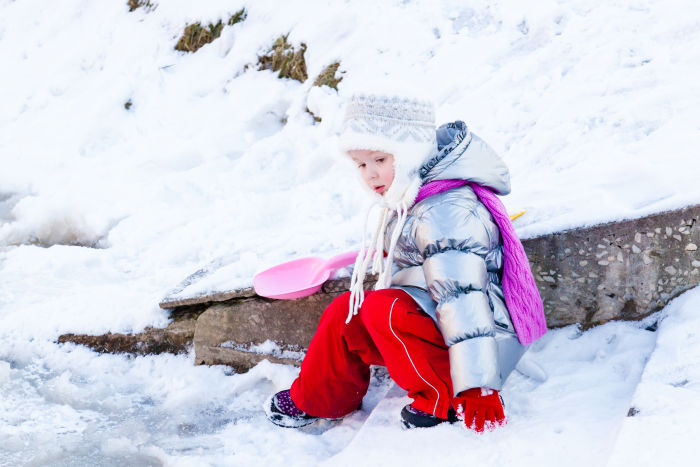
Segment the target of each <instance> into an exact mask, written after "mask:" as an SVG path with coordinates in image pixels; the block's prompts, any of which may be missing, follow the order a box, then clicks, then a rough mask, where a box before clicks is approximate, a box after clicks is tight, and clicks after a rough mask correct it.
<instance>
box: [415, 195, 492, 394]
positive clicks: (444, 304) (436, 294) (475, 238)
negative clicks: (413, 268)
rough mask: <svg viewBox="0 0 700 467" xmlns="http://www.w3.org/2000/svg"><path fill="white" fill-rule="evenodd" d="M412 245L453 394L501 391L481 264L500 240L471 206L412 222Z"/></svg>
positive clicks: (486, 217)
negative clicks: (433, 306)
mask: <svg viewBox="0 0 700 467" xmlns="http://www.w3.org/2000/svg"><path fill="white" fill-rule="evenodd" d="M415 239H416V248H417V249H418V251H419V252H420V253H421V254H422V256H423V273H424V275H425V282H426V285H427V287H428V292H429V293H430V295H431V297H432V299H433V300H434V301H435V302H436V303H437V309H436V315H437V321H438V327H439V329H440V332H441V333H442V336H443V338H444V339H445V343H446V344H447V345H448V348H449V357H450V371H451V377H452V385H453V390H454V394H458V393H460V392H461V391H464V390H466V389H470V388H473V387H489V388H493V389H501V386H502V381H501V378H500V373H499V370H498V347H497V344H496V339H495V328H494V319H493V312H492V310H491V307H490V304H489V298H488V295H487V286H488V282H489V271H488V270H487V261H486V258H487V255H489V252H491V251H493V250H495V249H497V248H499V244H500V235H499V231H498V227H497V226H496V224H495V223H494V222H493V220H492V218H491V215H490V213H489V212H488V210H487V209H486V208H485V207H484V206H483V205H482V204H481V203H480V202H478V201H476V200H474V201H471V202H459V203H457V202H448V203H440V204H436V205H434V206H433V207H431V208H430V209H429V210H427V211H425V212H424V213H423V214H422V215H421V216H420V217H419V218H418V219H417V223H416V232H415Z"/></svg>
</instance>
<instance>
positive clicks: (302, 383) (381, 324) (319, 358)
mask: <svg viewBox="0 0 700 467" xmlns="http://www.w3.org/2000/svg"><path fill="white" fill-rule="evenodd" d="M349 301H350V292H346V293H344V294H342V295H340V296H339V297H337V298H336V299H335V300H333V302H331V304H330V305H328V307H327V308H326V309H325V311H324V312H323V314H322V315H321V321H320V322H319V325H318V329H317V330H316V334H314V337H313V339H312V341H311V344H310V345H309V350H308V351H307V353H306V357H305V358H304V361H303V362H302V364H301V371H300V373H299V377H298V378H297V379H296V380H295V381H294V383H293V384H292V387H291V396H292V400H293V401H294V403H295V404H296V406H297V407H299V408H300V409H301V410H303V411H304V412H306V413H307V414H309V415H313V416H316V417H323V418H339V417H342V416H344V415H347V414H349V413H350V412H352V411H354V410H356V409H357V407H358V406H359V405H360V402H361V401H362V398H363V397H364V395H365V393H366V392H367V388H368V386H369V380H370V371H369V370H370V367H369V366H370V365H382V366H386V368H387V370H388V372H389V375H390V376H391V378H392V379H393V380H394V381H395V382H396V384H397V385H398V386H400V387H402V388H403V389H405V390H406V391H408V395H409V397H411V398H412V399H413V400H414V402H413V403H412V404H411V405H412V406H413V407H414V408H416V409H419V410H422V411H424V412H427V413H430V414H433V415H435V416H437V417H440V418H447V410H448V409H449V407H450V400H451V398H452V380H451V378H450V363H449V357H448V353H447V346H446V345H445V342H444V339H443V338H442V334H440V331H439V330H438V329H437V327H436V326H435V323H434V322H433V320H432V319H431V318H430V317H429V316H428V315H427V314H426V313H425V312H423V310H421V308H420V307H419V306H418V304H417V303H416V302H415V301H414V300H413V298H411V296H410V295H408V294H407V293H406V292H404V291H403V290H401V289H382V290H377V291H368V292H365V299H364V302H363V303H362V307H361V308H360V312H359V315H357V316H354V317H353V318H352V320H351V321H350V323H349V324H345V320H346V319H347V316H348V308H349Z"/></svg>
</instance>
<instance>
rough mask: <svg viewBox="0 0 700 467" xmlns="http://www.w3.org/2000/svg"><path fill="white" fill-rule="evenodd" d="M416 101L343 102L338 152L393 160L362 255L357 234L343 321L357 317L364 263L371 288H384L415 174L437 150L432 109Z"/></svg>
mask: <svg viewBox="0 0 700 467" xmlns="http://www.w3.org/2000/svg"><path fill="white" fill-rule="evenodd" d="M416 96H417V94H416V93H412V92H405V90H402V92H401V93H398V92H395V91H388V92H382V93H379V92H367V93H355V94H353V95H351V97H350V98H349V99H348V101H347V105H346V110H345V118H344V120H343V128H342V131H341V134H340V140H339V146H340V150H341V151H342V152H343V153H344V154H346V155H348V151H350V150H353V149H367V150H372V151H382V152H385V153H388V154H392V155H393V156H394V180H393V181H392V183H391V186H390V187H389V189H388V190H387V191H386V193H384V195H378V194H377V195H376V196H379V197H380V199H379V200H378V202H379V204H381V205H382V207H383V208H384V209H383V212H382V213H381V215H380V217H379V219H380V220H379V225H378V226H377V228H376V230H375V232H374V235H373V237H372V239H371V240H370V245H369V247H368V248H367V249H366V250H365V236H364V234H365V232H364V230H366V226H365V228H364V230H363V239H362V249H361V251H360V254H359V255H358V257H357V260H356V262H355V268H354V270H353V275H352V279H351V282H350V284H351V285H350V291H351V297H350V310H349V314H348V319H347V322H350V319H351V318H352V316H353V315H354V314H357V312H358V311H359V308H360V306H361V305H362V301H363V300H364V290H363V282H364V277H365V275H366V272H367V269H368V267H369V264H370V262H371V263H372V264H373V266H372V270H373V271H374V272H377V273H379V280H378V281H377V285H376V289H380V288H387V287H389V286H390V281H391V266H392V257H393V254H394V248H395V246H396V242H397V241H398V237H399V236H400V234H401V231H402V229H403V225H404V222H405V220H406V215H407V212H408V209H410V208H411V206H412V205H413V203H414V202H415V199H416V196H417V195H418V190H419V189H420V186H421V179H420V175H419V169H420V167H421V166H422V165H423V164H424V163H425V162H426V161H427V160H428V159H429V158H430V156H432V155H433V154H434V153H435V152H436V150H437V142H436V139H435V105H434V104H433V102H432V101H431V100H429V99H426V98H424V97H416ZM348 156H349V155H348ZM393 211H396V213H397V216H398V222H397V223H396V226H395V228H394V232H392V235H391V242H390V247H389V251H388V256H387V258H386V260H384V256H383V248H382V246H381V244H382V243H383V240H384V234H385V231H386V226H387V224H388V222H389V220H390V218H391V213H392V212H393ZM384 263H386V264H384Z"/></svg>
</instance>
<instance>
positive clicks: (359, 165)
mask: <svg viewBox="0 0 700 467" xmlns="http://www.w3.org/2000/svg"><path fill="white" fill-rule="evenodd" d="M364 166H365V164H358V165H357V168H358V169H361V168H362V167H364Z"/></svg>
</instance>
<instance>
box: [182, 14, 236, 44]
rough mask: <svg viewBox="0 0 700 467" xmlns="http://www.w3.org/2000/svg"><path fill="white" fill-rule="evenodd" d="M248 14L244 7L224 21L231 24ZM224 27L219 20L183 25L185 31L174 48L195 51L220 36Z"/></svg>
mask: <svg viewBox="0 0 700 467" xmlns="http://www.w3.org/2000/svg"><path fill="white" fill-rule="evenodd" d="M247 16H248V14H247V13H246V10H245V8H242V9H240V10H238V11H237V12H236V13H234V14H233V15H232V16H231V17H230V18H229V19H228V21H227V22H226V24H227V25H229V26H233V25H234V24H237V23H240V22H242V21H244V20H245V19H246V17H247ZM223 29H224V23H223V22H222V21H221V20H219V21H218V22H217V23H216V24H208V25H207V26H205V27H203V26H202V23H194V24H190V25H187V27H185V32H184V33H183V34H182V36H181V37H180V39H179V40H178V41H177V44H176V45H175V50H180V51H182V52H196V51H197V50H199V49H200V48H201V47H202V46H204V45H206V44H209V43H210V42H212V41H213V40H214V39H217V38H218V37H219V36H221V31H222V30H223Z"/></svg>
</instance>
